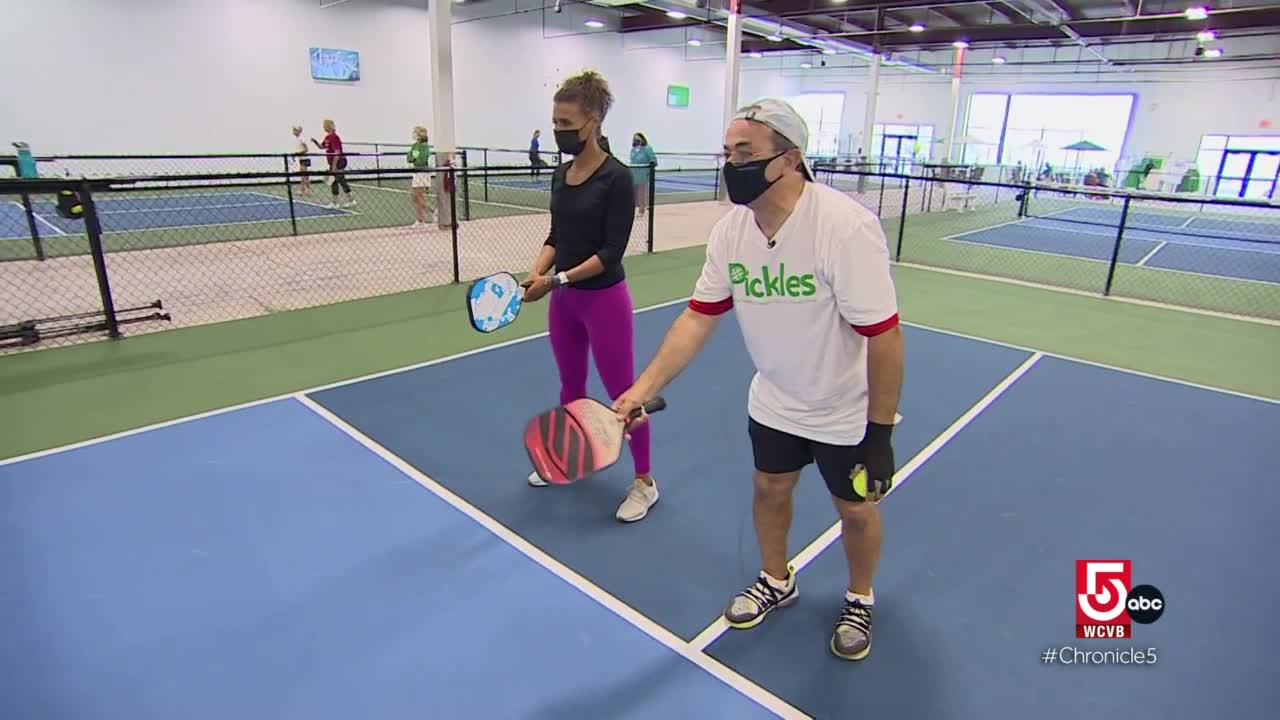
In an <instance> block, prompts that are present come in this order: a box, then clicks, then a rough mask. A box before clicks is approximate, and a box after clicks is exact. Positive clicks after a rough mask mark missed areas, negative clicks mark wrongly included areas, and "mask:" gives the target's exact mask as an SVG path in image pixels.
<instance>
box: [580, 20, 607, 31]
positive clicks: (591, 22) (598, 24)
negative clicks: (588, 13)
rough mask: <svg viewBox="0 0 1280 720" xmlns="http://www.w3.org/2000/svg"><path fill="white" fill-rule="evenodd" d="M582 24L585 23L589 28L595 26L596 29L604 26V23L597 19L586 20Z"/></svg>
mask: <svg viewBox="0 0 1280 720" xmlns="http://www.w3.org/2000/svg"><path fill="white" fill-rule="evenodd" d="M582 24H583V25H586V26H587V27H589V28H596V29H599V28H602V27H604V23H602V22H600V21H599V20H588V21H586V22H584V23H582Z"/></svg>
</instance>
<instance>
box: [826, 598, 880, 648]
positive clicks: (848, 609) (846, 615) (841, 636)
mask: <svg viewBox="0 0 1280 720" xmlns="http://www.w3.org/2000/svg"><path fill="white" fill-rule="evenodd" d="M872 607H873V605H872V604H871V603H864V602H863V598H861V597H858V596H855V595H853V594H852V593H846V594H845V596H844V607H843V608H841V610H840V619H839V620H837V621H836V628H835V631H834V632H832V633H831V652H833V653H835V655H836V657H840V658H844V659H845V660H861V659H863V658H865V657H866V656H868V655H870V654H871V609H872Z"/></svg>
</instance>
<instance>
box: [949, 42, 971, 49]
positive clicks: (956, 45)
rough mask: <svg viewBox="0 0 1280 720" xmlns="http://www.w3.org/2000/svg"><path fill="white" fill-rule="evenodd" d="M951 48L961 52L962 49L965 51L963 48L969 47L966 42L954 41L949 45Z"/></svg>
mask: <svg viewBox="0 0 1280 720" xmlns="http://www.w3.org/2000/svg"><path fill="white" fill-rule="evenodd" d="M951 47H953V48H957V49H960V50H963V49H965V48H967V47H969V43H967V42H965V41H963V40H957V41H955V42H953V43H951Z"/></svg>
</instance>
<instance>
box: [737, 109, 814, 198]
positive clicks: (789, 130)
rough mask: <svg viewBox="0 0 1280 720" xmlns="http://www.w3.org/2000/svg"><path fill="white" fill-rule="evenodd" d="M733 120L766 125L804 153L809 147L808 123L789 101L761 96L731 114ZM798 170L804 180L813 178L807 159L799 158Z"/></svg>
mask: <svg viewBox="0 0 1280 720" xmlns="http://www.w3.org/2000/svg"><path fill="white" fill-rule="evenodd" d="M733 119H734V120H751V121H753V122H758V123H760V124H762V125H766V126H768V127H769V128H770V129H772V130H773V131H774V132H776V133H778V134H779V135H781V136H782V137H784V138H786V139H787V142H789V143H791V144H792V145H795V146H796V147H797V148H799V150H800V154H801V156H803V155H804V153H805V150H806V148H808V147H809V125H808V124H807V123H805V121H804V118H802V117H800V113H798V112H796V109H795V108H793V107H791V103H789V102H787V101H785V100H779V99H777V98H761V99H760V100H756V101H755V102H753V103H751V104H750V105H747V106H745V107H743V108H741V109H740V110H738V112H737V113H736V114H735V115H734V116H733ZM800 171H801V172H802V173H804V178H805V179H806V180H813V171H811V170H810V169H809V161H808V160H801V162H800Z"/></svg>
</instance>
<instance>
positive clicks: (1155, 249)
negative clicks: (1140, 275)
mask: <svg viewBox="0 0 1280 720" xmlns="http://www.w3.org/2000/svg"><path fill="white" fill-rule="evenodd" d="M1168 244H1169V241H1168V240H1161V241H1160V242H1159V243H1158V244H1157V245H1156V246H1155V247H1153V248H1151V252H1149V253H1147V254H1146V255H1143V256H1142V257H1141V258H1140V259H1139V260H1138V262H1136V263H1134V265H1137V266H1138V267H1142V266H1143V265H1146V264H1147V261H1148V260H1150V259H1151V256H1152V255H1155V254H1156V253H1158V252H1160V250H1162V249H1163V248H1164V246H1165V245H1168Z"/></svg>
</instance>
